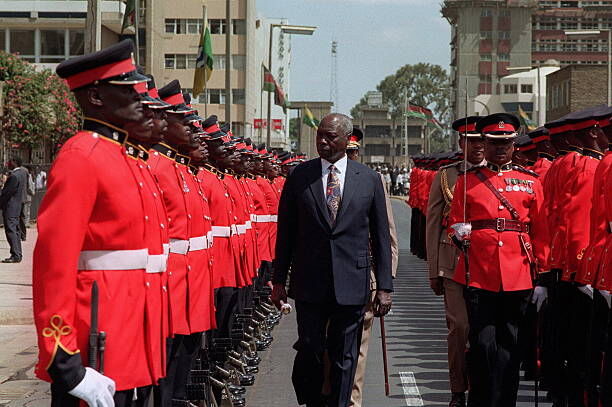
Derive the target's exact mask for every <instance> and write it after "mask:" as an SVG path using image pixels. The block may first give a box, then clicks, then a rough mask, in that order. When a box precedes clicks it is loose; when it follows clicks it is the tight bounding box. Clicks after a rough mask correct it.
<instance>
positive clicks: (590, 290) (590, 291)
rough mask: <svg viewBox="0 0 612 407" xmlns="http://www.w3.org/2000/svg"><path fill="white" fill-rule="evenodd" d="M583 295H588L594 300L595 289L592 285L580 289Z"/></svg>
mask: <svg viewBox="0 0 612 407" xmlns="http://www.w3.org/2000/svg"><path fill="white" fill-rule="evenodd" d="M578 289H579V290H580V292H581V293H583V294H586V295H588V296H589V297H591V299H593V287H591V285H590V284H587V285H583V286H582V287H578Z"/></svg>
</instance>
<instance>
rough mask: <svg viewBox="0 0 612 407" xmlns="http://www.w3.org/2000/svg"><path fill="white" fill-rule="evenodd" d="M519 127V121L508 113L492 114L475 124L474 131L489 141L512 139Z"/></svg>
mask: <svg viewBox="0 0 612 407" xmlns="http://www.w3.org/2000/svg"><path fill="white" fill-rule="evenodd" d="M520 126H521V123H520V122H519V119H517V117H516V116H514V115H512V114H509V113H494V114H491V115H488V116H485V117H483V118H482V119H480V120H478V122H477V123H476V131H478V132H479V133H480V134H482V135H483V136H485V137H486V138H490V139H512V138H514V137H516V132H517V130H518V129H519V127H520Z"/></svg>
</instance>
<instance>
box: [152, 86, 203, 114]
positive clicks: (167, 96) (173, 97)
mask: <svg viewBox="0 0 612 407" xmlns="http://www.w3.org/2000/svg"><path fill="white" fill-rule="evenodd" d="M157 92H158V94H159V97H160V98H161V100H163V101H164V102H166V103H168V104H170V105H172V109H170V110H168V113H177V114H186V113H193V112H194V111H195V110H193V109H190V108H189V107H187V105H186V104H185V98H184V97H183V92H182V90H181V84H180V82H179V81H178V80H177V79H175V80H173V81H172V82H170V83H169V84H167V85H166V86H164V87H163V88H161V89H159V90H158V91H157Z"/></svg>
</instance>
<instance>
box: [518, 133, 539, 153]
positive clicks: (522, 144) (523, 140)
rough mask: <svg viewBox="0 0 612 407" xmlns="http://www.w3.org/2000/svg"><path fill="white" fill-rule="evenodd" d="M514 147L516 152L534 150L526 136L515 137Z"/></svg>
mask: <svg viewBox="0 0 612 407" xmlns="http://www.w3.org/2000/svg"><path fill="white" fill-rule="evenodd" d="M514 145H515V146H516V149H517V150H518V151H530V150H534V149H535V148H536V145H535V144H534V143H533V140H532V139H531V137H529V136H528V135H527V134H523V135H522V136H519V137H517V138H516V140H515V141H514Z"/></svg>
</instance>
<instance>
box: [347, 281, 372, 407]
mask: <svg viewBox="0 0 612 407" xmlns="http://www.w3.org/2000/svg"><path fill="white" fill-rule="evenodd" d="M375 296H376V291H373V292H372V297H371V298H370V302H369V303H368V305H366V312H365V315H364V317H363V330H362V332H361V345H360V346H359V359H358V360H357V370H356V371H355V380H354V381H353V392H352V393H351V403H350V404H349V406H354V407H361V401H362V399H363V383H364V381H365V372H366V360H367V358H368V346H369V344H370V333H371V332H372V326H373V325H374V313H373V312H372V304H373V302H374V297H375Z"/></svg>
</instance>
